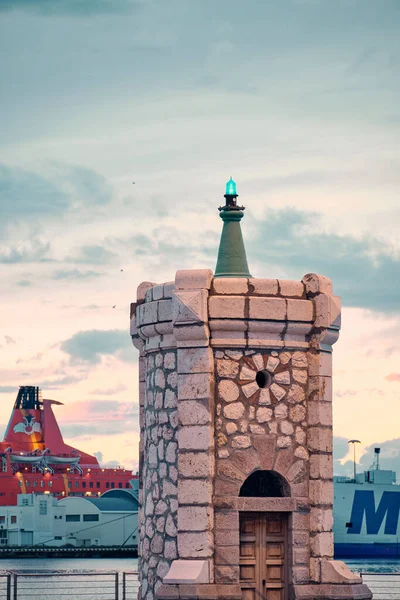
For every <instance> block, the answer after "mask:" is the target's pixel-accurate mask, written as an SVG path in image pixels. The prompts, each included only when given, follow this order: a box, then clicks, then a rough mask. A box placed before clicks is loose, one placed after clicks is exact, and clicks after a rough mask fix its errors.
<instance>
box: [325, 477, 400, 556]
mask: <svg viewBox="0 0 400 600" xmlns="http://www.w3.org/2000/svg"><path fill="white" fill-rule="evenodd" d="M399 512H400V486H398V485H393V484H392V485H391V484H387V485H376V484H371V483H339V482H335V484H334V504H333V517H334V524H333V531H334V542H335V556H336V557H338V558H339V557H345V556H346V557H349V556H353V557H366V556H386V557H389V556H393V557H400V527H399Z"/></svg>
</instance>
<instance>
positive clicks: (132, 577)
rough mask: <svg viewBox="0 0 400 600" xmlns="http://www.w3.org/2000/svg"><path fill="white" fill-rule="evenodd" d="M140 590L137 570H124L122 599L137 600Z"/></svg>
mask: <svg viewBox="0 0 400 600" xmlns="http://www.w3.org/2000/svg"><path fill="white" fill-rule="evenodd" d="M138 592H139V580H138V573H137V571H124V572H123V573H122V600H136V598H137V597H138Z"/></svg>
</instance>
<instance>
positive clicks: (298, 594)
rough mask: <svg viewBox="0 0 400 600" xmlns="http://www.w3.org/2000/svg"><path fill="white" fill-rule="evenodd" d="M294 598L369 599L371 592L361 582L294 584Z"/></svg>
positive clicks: (314, 599) (320, 599) (313, 599)
mask: <svg viewBox="0 0 400 600" xmlns="http://www.w3.org/2000/svg"><path fill="white" fill-rule="evenodd" d="M293 591H294V598H295V600H371V599H372V593H371V592H370V590H369V589H368V587H367V586H366V585H365V584H363V583H359V584H355V585H350V584H349V585H347V584H344V585H340V584H339V585H336V584H334V583H322V584H318V583H317V584H308V585H294V586H293Z"/></svg>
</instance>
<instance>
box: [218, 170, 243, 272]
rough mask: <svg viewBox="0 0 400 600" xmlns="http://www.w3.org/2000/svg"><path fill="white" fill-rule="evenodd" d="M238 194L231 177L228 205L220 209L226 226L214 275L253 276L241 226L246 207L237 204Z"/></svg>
mask: <svg viewBox="0 0 400 600" xmlns="http://www.w3.org/2000/svg"><path fill="white" fill-rule="evenodd" d="M236 196H237V194H236V184H235V182H234V181H233V180H232V178H231V179H230V180H229V181H228V183H227V184H226V194H225V198H226V206H224V207H223V208H220V209H219V210H220V213H219V216H220V217H221V219H222V220H223V222H224V226H223V228H222V234H221V241H220V243H219V250H218V259H217V266H216V268H215V274H214V277H251V274H250V273H249V267H248V264H247V257H246V250H245V248H244V243H243V236H242V229H241V227H240V221H241V219H242V218H243V216H244V213H243V210H244V207H238V206H236ZM233 197H235V200H234V201H232V200H233Z"/></svg>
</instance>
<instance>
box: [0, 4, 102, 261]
mask: <svg viewBox="0 0 400 600" xmlns="http://www.w3.org/2000/svg"><path fill="white" fill-rule="evenodd" d="M0 3H1V0H0ZM41 170H42V171H43V173H39V172H35V171H32V170H30V171H28V170H26V169H22V168H20V167H10V166H8V165H6V164H4V163H0V198H1V199H2V201H1V202H0V227H2V228H3V229H4V228H6V227H7V226H10V225H15V224H19V223H27V224H29V225H31V224H32V221H33V219H40V220H41V222H42V221H43V220H44V219H51V218H56V217H60V216H62V215H65V214H66V213H68V212H69V211H73V216H74V218H79V219H82V218H85V217H86V214H85V210H84V209H90V218H92V216H93V215H92V212H91V209H92V207H93V206H101V205H105V204H108V203H109V202H111V200H112V199H113V188H112V186H111V185H110V183H109V182H108V181H107V179H106V178H105V177H103V176H102V175H99V174H98V173H96V172H95V171H93V170H91V169H87V168H84V167H81V166H75V165H67V164H63V163H55V162H53V163H47V164H46V165H44V166H42V168H41ZM32 244H34V245H35V246H37V245H38V242H37V241H35V240H34V241H33V242H32ZM14 253H16V255H17V257H18V254H19V251H18V250H13V251H11V258H12V257H13V254H14ZM3 262H5V261H3ZM8 262H21V261H20V260H17V261H15V260H11V261H8Z"/></svg>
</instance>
